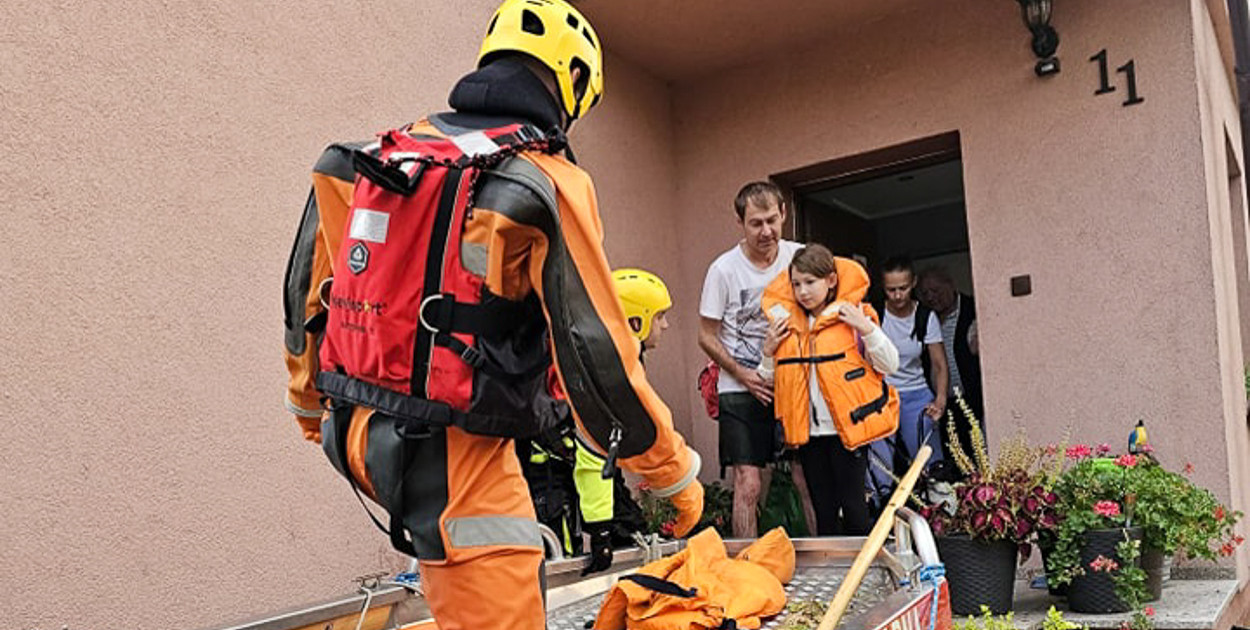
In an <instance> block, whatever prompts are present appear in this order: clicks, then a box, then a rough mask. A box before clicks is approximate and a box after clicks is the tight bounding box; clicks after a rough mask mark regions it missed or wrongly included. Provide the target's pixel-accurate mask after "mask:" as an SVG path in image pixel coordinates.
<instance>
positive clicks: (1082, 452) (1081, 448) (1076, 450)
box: [1064, 444, 1094, 459]
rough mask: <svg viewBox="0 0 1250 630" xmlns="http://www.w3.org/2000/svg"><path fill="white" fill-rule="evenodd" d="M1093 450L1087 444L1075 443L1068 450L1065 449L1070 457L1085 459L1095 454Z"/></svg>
mask: <svg viewBox="0 0 1250 630" xmlns="http://www.w3.org/2000/svg"><path fill="white" fill-rule="evenodd" d="M1093 452H1094V451H1093V449H1091V448H1090V447H1089V446H1088V445H1086V444H1075V445H1073V446H1069V447H1068V450H1066V451H1064V455H1066V456H1067V457H1068V459H1085V458H1086V457H1089V456H1090V455H1091V454H1093Z"/></svg>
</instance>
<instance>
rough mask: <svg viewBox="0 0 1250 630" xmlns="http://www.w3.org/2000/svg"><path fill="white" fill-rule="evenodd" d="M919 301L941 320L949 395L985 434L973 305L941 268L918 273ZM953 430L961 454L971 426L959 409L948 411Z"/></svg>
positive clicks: (966, 448)
mask: <svg viewBox="0 0 1250 630" xmlns="http://www.w3.org/2000/svg"><path fill="white" fill-rule="evenodd" d="M916 297H917V298H919V299H920V303H921V304H923V305H925V306H927V307H928V308H930V309H932V310H933V312H934V313H936V314H937V316H938V321H940V322H941V323H942V347H943V349H944V350H945V351H946V365H947V370H948V372H949V375H950V376H949V379H948V380H949V383H948V386H947V387H948V388H947V393H948V398H947V399H948V400H950V398H949V396H953V395H955V393H956V392H958V393H959V395H960V396H962V397H963V399H964V402H966V403H968V407H969V408H970V409H971V410H972V412H973V413H974V414H975V415H976V417H977V420H978V421H979V423H980V428H981V432H982V434H984V433H985V416H984V402H983V399H982V395H981V360H980V349H979V345H980V344H979V343H978V335H977V312H976V304H975V302H973V300H972V296H970V295H966V294H963V293H960V292H958V291H957V290H956V289H955V281H954V280H952V279H951V275H950V272H948V271H947V270H946V269H944V268H941V267H935V268H932V269H927V270H925V271H923V272H922V273H921V274H920V278H919V279H918V281H917V285H916ZM952 415H953V417H954V419H955V431H956V433H957V434H958V436H959V442H960V444H962V445H963V448H964V452H965V453H971V452H973V450H972V438H971V433H970V429H971V425H970V424H969V423H968V420H967V418H965V417H964V415H963V414H962V413H960V412H959V410H955V413H954V414H952ZM942 440H943V444H945V445H946V452H948V453H949V452H950V446H951V445H950V443H949V436H948V435H947V432H946V431H942Z"/></svg>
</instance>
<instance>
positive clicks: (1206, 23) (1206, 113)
mask: <svg viewBox="0 0 1250 630" xmlns="http://www.w3.org/2000/svg"><path fill="white" fill-rule="evenodd" d="M1191 4H1192V7H1193V10H1192V13H1193V25H1194V43H1195V45H1194V60H1195V64H1194V67H1195V68H1196V72H1197V82H1196V87H1197V93H1198V103H1199V112H1200V114H1201V133H1202V146H1203V158H1204V159H1203V166H1204V171H1205V173H1206V196H1207V210H1208V212H1207V222H1208V229H1209V233H1210V239H1211V248H1210V252H1211V269H1212V277H1211V282H1212V287H1211V288H1212V290H1213V299H1212V300H1211V301H1210V302H1209V303H1206V304H1204V307H1205V308H1208V309H1213V311H1214V314H1215V316H1216V326H1215V335H1214V340H1215V342H1216V345H1217V348H1218V352H1217V354H1216V355H1215V357H1214V358H1215V359H1216V362H1217V365H1218V370H1219V371H1218V375H1219V378H1220V381H1221V394H1222V396H1221V398H1220V400H1219V401H1218V402H1219V403H1220V405H1221V407H1222V411H1223V415H1224V418H1225V426H1224V432H1223V435H1222V437H1223V438H1224V442H1225V452H1226V454H1227V455H1226V456H1227V458H1228V462H1229V463H1228V466H1229V485H1228V489H1227V493H1228V496H1229V498H1230V499H1231V502H1232V505H1233V507H1234V508H1236V509H1239V510H1243V511H1244V510H1246V508H1247V506H1250V501H1248V500H1247V499H1248V498H1250V460H1248V459H1247V458H1248V457H1250V432H1248V431H1247V426H1246V395H1245V390H1244V386H1243V382H1242V377H1243V373H1242V370H1243V366H1244V365H1245V357H1244V354H1243V347H1244V346H1243V340H1242V337H1241V336H1242V330H1243V325H1244V320H1245V319H1246V318H1247V316H1250V313H1245V314H1242V313H1241V311H1240V308H1241V303H1242V302H1243V300H1242V299H1239V298H1242V297H1246V296H1245V295H1244V294H1243V292H1244V291H1245V290H1246V289H1247V287H1245V286H1244V283H1245V279H1246V273H1247V269H1246V264H1247V262H1246V258H1245V255H1246V241H1245V239H1246V221H1245V208H1246V205H1245V190H1244V185H1243V184H1242V183H1241V182H1243V181H1244V178H1238V179H1235V180H1234V181H1232V182H1231V184H1232V185H1230V175H1232V176H1235V175H1237V174H1238V173H1243V172H1244V164H1245V161H1244V159H1243V156H1242V155H1241V152H1242V147H1241V143H1240V142H1238V141H1237V139H1240V138H1241V124H1240V120H1239V119H1238V112H1237V106H1236V100H1235V98H1234V95H1233V92H1232V88H1231V86H1230V85H1229V81H1228V78H1227V66H1226V65H1225V64H1224V63H1223V62H1222V60H1221V58H1220V56H1219V54H1218V43H1217V42H1216V37H1215V28H1214V21H1213V19H1212V18H1213V17H1214V18H1215V19H1217V20H1218V19H1219V18H1220V17H1222V16H1220V15H1218V14H1216V15H1212V14H1211V13H1209V12H1208V6H1207V5H1206V4H1204V3H1202V2H1198V1H1197V0H1195V1H1194V2H1192V3H1191ZM1230 164H1231V166H1230ZM1234 185H1235V186H1237V187H1236V188H1234V187H1233V186H1234ZM1234 196H1235V198H1234ZM1239 266H1240V267H1241V268H1240V269H1238V267H1239ZM1239 275H1240V279H1239ZM1239 282H1240V283H1242V284H1243V286H1240V287H1239ZM1217 435H1218V434H1217ZM1213 441H1214V440H1213ZM1247 558H1250V551H1248V550H1247V549H1244V548H1242V549H1239V550H1238V552H1237V562H1236V563H1235V566H1236V568H1237V573H1238V577H1239V578H1240V579H1241V580H1243V581H1244V580H1245V579H1246V578H1247V576H1248V575H1250V571H1247V564H1246V560H1247Z"/></svg>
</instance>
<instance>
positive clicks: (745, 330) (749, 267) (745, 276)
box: [699, 240, 803, 394]
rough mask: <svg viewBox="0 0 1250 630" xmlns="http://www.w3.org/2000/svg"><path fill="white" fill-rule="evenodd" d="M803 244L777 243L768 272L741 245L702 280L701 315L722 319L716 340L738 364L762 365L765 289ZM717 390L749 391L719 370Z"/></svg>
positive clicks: (788, 263)
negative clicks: (775, 253)
mask: <svg viewBox="0 0 1250 630" xmlns="http://www.w3.org/2000/svg"><path fill="white" fill-rule="evenodd" d="M802 248H803V245H802V244H800V243H796V242H794V241H787V240H781V241H779V243H778V251H777V259H776V260H774V261H773V264H771V265H769V266H768V268H767V269H760V268H759V267H756V266H755V265H753V264H751V261H750V260H748V259H747V256H746V254H745V253H744V252H743V251H742V244H741V243H738V244H735V245H734V246H733V249H730V250H729V251H727V252H725V253H723V254H721V255H720V256H719V257H717V258H716V260H714V261H712V264H711V266H709V267H708V269H707V277H705V278H704V280H703V296H702V298H700V300H699V315H701V316H703V317H707V318H709V319H719V320H720V322H721V324H720V332H719V333H718V335H717V337H718V338H719V339H720V342H721V345H723V346H725V351H726V352H728V353H729V356H731V357H733V359H734V360H735V361H737V362H738V364H739V365H742V366H744V367H747V368H751V369H754V368H756V367H757V366H759V364H760V345H762V344H763V343H764V336H765V335H766V334H767V332H768V319H767V318H766V317H764V310H763V308H762V307H761V306H760V297H761V296H762V295H763V294H764V288H765V287H767V286H768V283H769V282H772V280H773V278H776V277H777V275H778V274H780V273H781V272H783V271H785V270H786V269H787V268H788V267H789V266H790V260H791V259H792V258H794V253H795V252H797V251H799V250H800V249H802ZM716 391H717V392H718V393H721V394H725V393H730V392H745V391H747V388H746V386H745V385H743V384H742V383H739V382H738V380H737V379H735V378H734V377H732V376H730V375H729V373H728V372H727V371H725V370H721V371H720V380H718V381H717V383H716Z"/></svg>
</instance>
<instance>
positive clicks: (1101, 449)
mask: <svg viewBox="0 0 1250 630" xmlns="http://www.w3.org/2000/svg"><path fill="white" fill-rule="evenodd" d="M1110 452H1111V445H1110V444H1107V443H1106V442H1103V443H1102V444H1099V445H1098V447H1097V448H1095V449H1094V455H1097V456H1098V457H1102V456H1104V455H1106V454H1107V453H1110Z"/></svg>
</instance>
